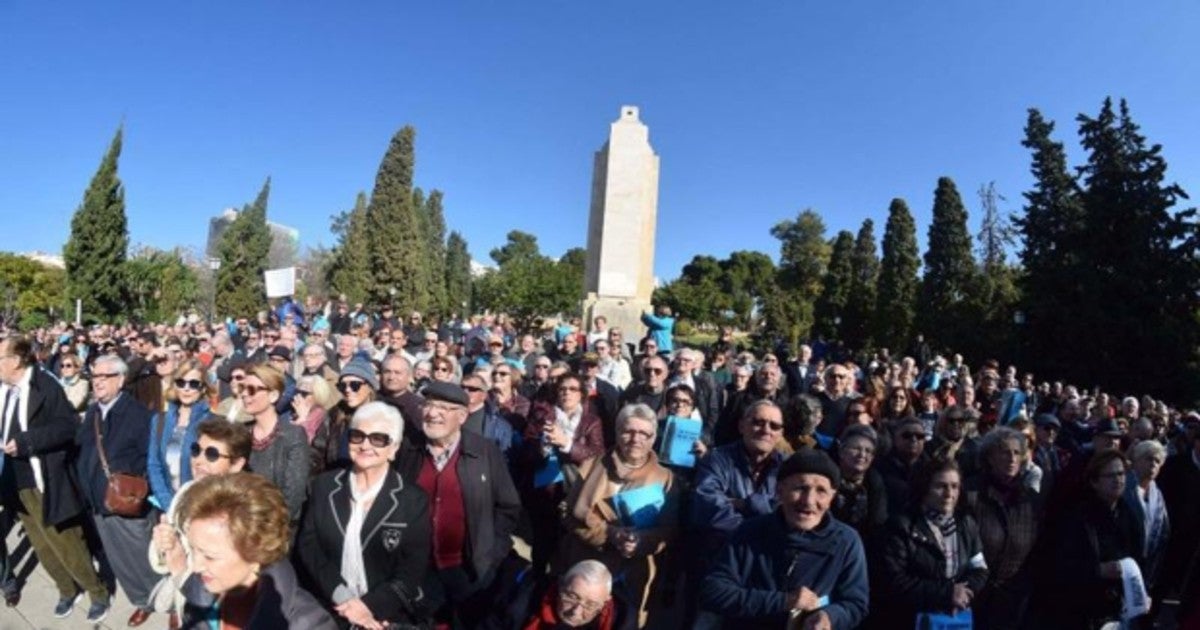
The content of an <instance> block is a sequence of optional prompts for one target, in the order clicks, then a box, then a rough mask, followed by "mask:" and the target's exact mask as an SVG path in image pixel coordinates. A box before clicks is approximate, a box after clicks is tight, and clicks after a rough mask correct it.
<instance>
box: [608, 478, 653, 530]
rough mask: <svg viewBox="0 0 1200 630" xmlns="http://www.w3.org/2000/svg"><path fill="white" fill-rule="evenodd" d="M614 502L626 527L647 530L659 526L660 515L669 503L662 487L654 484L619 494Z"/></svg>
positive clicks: (614, 497) (614, 498) (615, 496)
mask: <svg viewBox="0 0 1200 630" xmlns="http://www.w3.org/2000/svg"><path fill="white" fill-rule="evenodd" d="M612 500H613V506H614V507H616V509H617V514H619V515H620V516H621V522H622V523H624V524H625V526H626V527H632V528H634V529H646V528H648V527H654V526H655V525H657V524H658V513H659V512H660V511H662V506H663V504H664V503H666V502H667V496H666V494H664V492H663V487H662V486H660V485H658V484H652V485H649V486H642V487H640V488H634V489H632V490H626V491H624V492H619V493H617V494H616V495H614V496H613V498H612Z"/></svg>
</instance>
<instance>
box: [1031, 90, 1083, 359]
mask: <svg viewBox="0 0 1200 630" xmlns="http://www.w3.org/2000/svg"><path fill="white" fill-rule="evenodd" d="M1053 132H1054V123H1053V122H1051V121H1048V120H1046V119H1045V118H1043V117H1042V114H1041V112H1039V111H1038V110H1036V109H1030V110H1029V116H1028V119H1027V122H1026V124H1025V138H1024V140H1022V142H1021V145H1022V146H1024V147H1025V148H1027V149H1029V150H1030V151H1031V152H1032V164H1031V166H1030V170H1031V172H1032V174H1033V178H1034V185H1033V188H1032V189H1031V190H1029V191H1027V192H1025V193H1024V197H1025V211H1024V214H1023V215H1022V216H1020V217H1017V218H1015V219H1014V223H1016V225H1017V228H1018V229H1019V231H1020V234H1021V238H1022V241H1023V247H1022V250H1021V266H1022V268H1023V269H1024V274H1023V275H1022V276H1021V278H1020V292H1021V309H1022V311H1023V312H1024V314H1025V322H1026V324H1025V326H1024V327H1023V328H1022V329H1021V330H1019V331H1017V334H1018V341H1019V343H1018V346H1019V347H1018V350H1017V352H1018V355H1019V356H1020V357H1022V358H1026V359H1027V360H1028V362H1029V363H1030V367H1032V368H1033V369H1034V370H1036V371H1038V372H1043V373H1050V374H1059V375H1066V374H1068V373H1069V371H1070V370H1073V369H1074V364H1075V363H1076V362H1077V359H1076V358H1075V352H1076V351H1077V350H1078V349H1079V348H1080V345H1081V344H1084V343H1086V341H1084V340H1083V338H1082V337H1081V336H1080V334H1079V333H1080V330H1079V327H1078V326H1077V325H1076V324H1075V323H1074V322H1073V321H1072V318H1073V316H1074V314H1075V313H1076V312H1077V311H1078V309H1079V308H1080V306H1081V304H1082V302H1081V300H1082V298H1083V291H1082V288H1081V286H1080V284H1079V282H1078V281H1077V277H1078V275H1079V274H1081V273H1086V269H1085V267H1086V266H1088V265H1090V264H1091V263H1090V262H1088V261H1086V259H1084V258H1083V250H1082V249H1081V248H1082V247H1083V245H1084V244H1085V242H1086V241H1087V240H1088V239H1087V234H1086V228H1085V226H1084V215H1083V205H1082V204H1081V203H1080V199H1079V188H1078V185H1077V183H1076V181H1075V178H1074V177H1072V176H1071V174H1070V173H1069V172H1068V170H1067V154H1066V150H1065V149H1064V148H1063V145H1062V143H1061V142H1056V141H1055V140H1053V139H1052V137H1051V134H1052V133H1053ZM1087 334H1088V335H1090V334H1092V331H1088V333H1087ZM1033 348H1036V349H1037V352H1030V351H1028V350H1032V349H1033Z"/></svg>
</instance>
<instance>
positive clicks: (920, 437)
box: [900, 431, 925, 440]
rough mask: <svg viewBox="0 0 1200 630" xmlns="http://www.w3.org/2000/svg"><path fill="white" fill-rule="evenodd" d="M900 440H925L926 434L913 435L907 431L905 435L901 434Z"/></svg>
mask: <svg viewBox="0 0 1200 630" xmlns="http://www.w3.org/2000/svg"><path fill="white" fill-rule="evenodd" d="M900 439H902V440H924V439H925V434H924V433H913V432H911V431H905V432H904V433H901V434H900Z"/></svg>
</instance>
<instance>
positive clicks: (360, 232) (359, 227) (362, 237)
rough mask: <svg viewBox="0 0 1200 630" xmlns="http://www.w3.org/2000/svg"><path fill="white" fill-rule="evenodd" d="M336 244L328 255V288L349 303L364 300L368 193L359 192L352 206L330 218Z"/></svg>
mask: <svg viewBox="0 0 1200 630" xmlns="http://www.w3.org/2000/svg"><path fill="white" fill-rule="evenodd" d="M331 230H332V231H333V234H334V236H335V237H337V244H336V245H334V247H333V250H332V251H331V252H330V259H329V266H328V268H327V269H326V272H325V278H326V280H327V282H328V283H329V287H330V289H332V290H333V291H335V292H336V293H338V294H339V295H345V296H346V299H347V300H348V301H349V302H350V303H351V304H356V303H358V302H363V301H365V300H366V299H367V285H368V283H369V282H370V280H371V251H370V246H371V240H370V238H369V237H368V231H367V194H366V193H364V192H359V193H358V197H357V198H356V199H355V200H354V207H353V208H351V209H350V210H346V211H343V212H341V213H339V214H337V215H335V216H334V217H332V226H331Z"/></svg>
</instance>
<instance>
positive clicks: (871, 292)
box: [841, 219, 879, 350]
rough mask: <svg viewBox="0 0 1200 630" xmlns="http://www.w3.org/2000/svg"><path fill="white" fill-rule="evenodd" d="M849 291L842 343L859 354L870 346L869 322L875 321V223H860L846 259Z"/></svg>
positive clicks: (877, 267)
mask: <svg viewBox="0 0 1200 630" xmlns="http://www.w3.org/2000/svg"><path fill="white" fill-rule="evenodd" d="M850 267H851V278H850V291H849V294H848V296H847V299H846V309H845V314H844V315H842V330H841V333H842V341H843V342H844V343H845V344H846V347H848V348H851V349H854V350H861V349H864V348H867V347H869V346H870V345H871V329H872V320H873V319H874V317H875V289H876V285H877V283H878V282H879V255H878V254H877V253H876V250H875V222H874V221H872V220H870V219H864V220H863V222H862V227H860V228H859V229H858V235H857V236H855V238H854V253H853V255H852V256H851V258H850Z"/></svg>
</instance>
